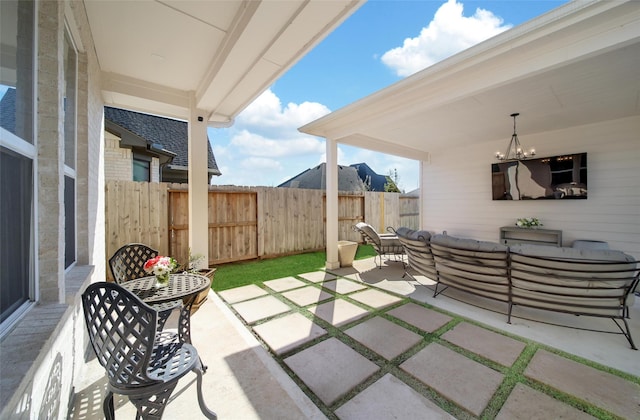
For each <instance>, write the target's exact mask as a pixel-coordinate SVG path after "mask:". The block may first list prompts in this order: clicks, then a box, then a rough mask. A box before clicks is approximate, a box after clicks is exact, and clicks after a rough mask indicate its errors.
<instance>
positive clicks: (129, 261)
mask: <svg viewBox="0 0 640 420" xmlns="http://www.w3.org/2000/svg"><path fill="white" fill-rule="evenodd" d="M157 256H158V251H156V250H155V249H153V248H151V247H148V246H147V245H145V244H137V243H132V244H127V245H124V246H122V247H120V249H118V250H117V251H116V252H115V253H114V254H113V256H111V258H109V269H111V274H112V275H113V279H114V280H115V281H116V283H118V284H121V283H124V282H125V281H129V280H135V279H139V278H141V277H146V276H148V275H149V273H147V272H146V271H144V263H145V262H147V260H148V259H151V258H154V257H157ZM151 306H152V307H153V308H154V309H155V310H156V311H158V319H159V322H160V324H159V325H160V329H162V328H163V327H164V324H165V323H166V322H167V319H168V318H169V316H170V315H171V312H172V311H173V310H174V309H177V308H180V307H181V306H182V300H179V299H178V300H174V301H171V302H166V303H160V304H157V305H151Z"/></svg>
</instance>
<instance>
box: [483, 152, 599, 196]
mask: <svg viewBox="0 0 640 420" xmlns="http://www.w3.org/2000/svg"><path fill="white" fill-rule="evenodd" d="M491 187H492V193H493V199H494V200H576V199H586V198H587V154H586V153H576V154H572V155H561V156H551V157H545V158H536V159H526V160H512V161H505V162H499V163H494V164H492V165H491Z"/></svg>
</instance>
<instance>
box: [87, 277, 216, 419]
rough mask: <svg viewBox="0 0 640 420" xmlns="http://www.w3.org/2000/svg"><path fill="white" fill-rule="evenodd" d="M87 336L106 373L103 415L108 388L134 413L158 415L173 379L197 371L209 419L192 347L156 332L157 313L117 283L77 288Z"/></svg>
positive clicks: (108, 404)
mask: <svg viewBox="0 0 640 420" xmlns="http://www.w3.org/2000/svg"><path fill="white" fill-rule="evenodd" d="M82 307H83V310H84V318H85V322H86V324H87V330H88V332H89V339H90V341H91V345H92V346H93V350H94V351H95V353H96V356H97V358H98V361H99V362H100V364H101V365H102V366H103V367H104V368H105V370H106V375H107V379H108V381H109V382H108V386H107V395H106V396H105V399H104V402H103V410H104V415H105V418H107V419H114V416H115V413H114V402H113V394H114V393H117V394H121V395H126V396H128V397H129V400H130V401H131V402H132V403H133V405H134V406H135V407H136V409H137V416H136V419H137V418H143V419H160V418H161V417H162V413H163V412H164V409H165V407H166V405H167V403H168V401H169V397H170V396H171V393H172V392H173V390H174V389H175V387H176V385H177V384H178V380H179V379H180V378H182V377H183V376H184V375H186V374H187V373H188V372H190V371H191V372H195V373H196V375H197V387H198V404H199V405H200V410H201V411H202V413H203V414H204V415H205V416H206V417H207V418H210V419H215V418H216V414H215V413H213V412H212V411H210V410H209V409H208V408H207V406H206V404H205V402H204V398H203V396H202V373H203V372H202V365H201V362H200V358H199V357H198V352H197V351H196V349H195V347H193V346H192V345H190V344H187V343H181V342H179V341H177V340H176V339H175V337H171V336H172V335H173V336H175V335H176V334H175V333H168V332H159V330H158V325H157V323H158V313H157V311H155V310H154V309H153V308H151V307H150V306H148V305H146V304H145V303H144V302H142V301H141V300H140V299H139V298H138V297H137V296H135V295H134V294H133V293H131V292H129V291H127V290H126V289H124V288H123V287H122V286H120V285H118V284H116V283H107V282H99V283H93V284H91V285H90V286H89V287H87V289H86V290H85V292H84V293H83V294H82Z"/></svg>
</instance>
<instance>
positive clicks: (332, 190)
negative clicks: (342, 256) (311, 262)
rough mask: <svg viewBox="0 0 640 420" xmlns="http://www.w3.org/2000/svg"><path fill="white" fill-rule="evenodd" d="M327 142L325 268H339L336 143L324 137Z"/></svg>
mask: <svg viewBox="0 0 640 420" xmlns="http://www.w3.org/2000/svg"><path fill="white" fill-rule="evenodd" d="M326 144H327V164H326V169H327V173H326V177H327V183H326V185H327V189H326V194H327V222H326V226H325V231H326V237H327V244H326V247H327V262H326V268H327V269H334V268H340V261H339V260H338V144H337V142H336V141H335V140H333V139H326Z"/></svg>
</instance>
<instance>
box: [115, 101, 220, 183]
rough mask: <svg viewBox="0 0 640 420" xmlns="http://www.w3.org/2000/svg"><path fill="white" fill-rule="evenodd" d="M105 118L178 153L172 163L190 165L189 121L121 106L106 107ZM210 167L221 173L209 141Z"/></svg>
mask: <svg viewBox="0 0 640 420" xmlns="http://www.w3.org/2000/svg"><path fill="white" fill-rule="evenodd" d="M104 116H105V119H106V120H108V121H111V122H112V123H114V124H116V125H118V126H120V127H122V128H124V129H126V130H128V131H130V132H132V133H134V134H136V135H137V136H139V137H141V138H143V139H145V140H146V141H147V142H148V143H149V144H160V145H162V147H163V148H164V149H166V150H168V151H170V152H173V153H175V154H176V157H175V158H174V159H173V162H172V163H171V164H172V165H175V166H184V167H186V166H188V164H189V149H188V132H187V128H188V127H187V122H186V121H178V120H173V119H170V118H164V117H158V116H155V115H150V114H142V113H139V112H133V111H127V110H124V109H119V108H112V107H108V106H106V107H104ZM207 154H208V168H209V169H210V170H213V172H214V173H215V174H217V175H220V171H219V169H218V165H217V163H216V160H215V157H214V156H213V150H212V149H211V144H210V143H209V142H208V141H207Z"/></svg>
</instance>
